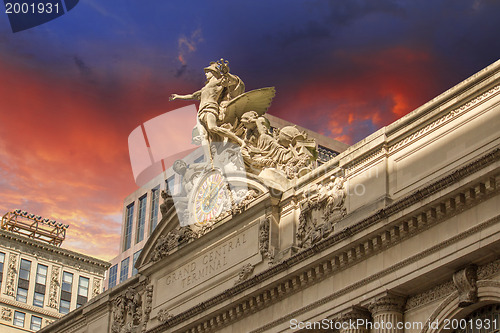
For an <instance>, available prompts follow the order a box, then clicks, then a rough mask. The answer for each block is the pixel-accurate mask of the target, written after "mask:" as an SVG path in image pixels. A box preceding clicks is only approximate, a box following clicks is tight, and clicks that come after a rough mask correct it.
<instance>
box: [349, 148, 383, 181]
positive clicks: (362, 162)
mask: <svg viewBox="0 0 500 333" xmlns="http://www.w3.org/2000/svg"><path fill="white" fill-rule="evenodd" d="M385 156H387V149H386V148H385V144H384V146H382V147H380V148H378V149H375V150H371V151H369V152H368V153H365V154H363V155H361V156H358V157H356V158H355V159H354V160H353V161H351V162H349V163H347V164H346V165H344V166H343V167H344V168H346V169H347V170H348V174H347V176H350V175H352V174H353V173H355V172H357V169H358V168H359V167H360V166H364V167H366V166H368V165H371V164H372V163H373V162H375V161H377V160H379V159H380V158H381V157H385Z"/></svg>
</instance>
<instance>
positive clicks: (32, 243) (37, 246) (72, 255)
mask: <svg viewBox="0 0 500 333" xmlns="http://www.w3.org/2000/svg"><path fill="white" fill-rule="evenodd" d="M0 238H4V239H5V240H2V241H1V242H2V243H3V244H5V243H4V242H11V243H14V244H15V243H18V244H25V245H27V246H28V247H30V248H31V249H32V251H31V253H33V254H39V253H40V250H42V251H46V252H48V253H50V254H55V256H54V257H55V258H57V256H61V257H63V258H67V259H70V260H73V261H75V262H78V263H85V264H88V265H90V266H92V267H93V268H95V269H99V270H102V271H105V270H107V269H108V268H109V267H110V266H111V264H110V263H109V262H107V261H104V260H100V259H97V258H93V257H90V256H87V255H84V254H82V253H78V252H73V251H70V250H66V249H63V248H60V247H57V246H53V245H50V244H45V243H43V242H40V241H37V240H35V239H30V238H27V237H24V236H20V235H16V234H14V233H12V232H9V231H5V230H0ZM56 261H60V259H56Z"/></svg>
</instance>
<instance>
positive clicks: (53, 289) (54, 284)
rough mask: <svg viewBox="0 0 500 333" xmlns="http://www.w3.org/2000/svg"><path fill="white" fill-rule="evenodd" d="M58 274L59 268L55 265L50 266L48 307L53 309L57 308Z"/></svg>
mask: <svg viewBox="0 0 500 333" xmlns="http://www.w3.org/2000/svg"><path fill="white" fill-rule="evenodd" d="M59 275H60V268H59V267H57V266H52V269H51V270H50V287H49V304H47V306H48V307H51V308H53V309H57V308H58V299H59V297H58V293H59V285H60V283H59Z"/></svg>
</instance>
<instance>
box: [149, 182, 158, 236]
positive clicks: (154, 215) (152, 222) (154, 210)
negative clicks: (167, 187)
mask: <svg viewBox="0 0 500 333" xmlns="http://www.w3.org/2000/svg"><path fill="white" fill-rule="evenodd" d="M159 206H160V187H159V186H158V187H156V188H154V189H153V190H152V191H151V215H150V217H149V233H150V234H151V233H152V232H153V230H155V228H156V225H157V224H158V207H159Z"/></svg>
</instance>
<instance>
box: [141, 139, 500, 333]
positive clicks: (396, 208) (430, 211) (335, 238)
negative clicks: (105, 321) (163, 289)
mask: <svg viewBox="0 0 500 333" xmlns="http://www.w3.org/2000/svg"><path fill="white" fill-rule="evenodd" d="M499 157H500V149H496V150H494V151H493V152H491V153H489V154H487V155H485V156H483V157H482V158H479V159H477V160H476V161H474V162H472V163H469V164H468V165H466V166H464V167H462V168H460V169H458V170H457V171H455V172H453V173H451V174H449V175H447V176H445V177H443V178H441V179H439V180H438V181H436V182H435V183H433V184H431V185H429V186H427V187H425V188H422V189H421V190H418V191H416V192H414V193H412V194H411V195H409V196H407V197H405V198H403V199H401V200H398V201H396V202H395V203H393V204H391V205H389V206H387V207H386V208H385V209H381V210H379V211H378V212H377V213H375V214H373V215H371V216H370V217H368V218H366V219H364V220H362V221H361V222H359V223H357V224H355V225H353V226H351V227H349V228H346V229H344V230H342V231H340V232H338V233H335V234H333V235H332V236H330V237H329V238H327V239H324V240H322V241H320V242H318V243H316V244H314V245H313V246H312V247H311V248H308V249H306V250H304V251H302V252H299V253H298V254H296V255H294V256H292V257H290V258H288V259H286V260H284V261H283V262H281V263H279V264H277V265H275V266H272V267H271V268H269V269H267V270H265V271H264V272H262V273H260V274H257V275H255V276H253V277H252V278H250V279H248V280H246V281H244V282H242V283H240V284H238V285H236V286H235V287H233V288H230V289H228V290H226V291H225V292H223V293H221V294H219V295H217V296H215V297H212V298H210V299H208V300H206V301H204V302H202V303H200V304H198V305H197V306H195V307H192V308H191V309H189V310H187V311H184V312H182V313H180V314H178V315H176V316H174V317H172V318H170V319H169V320H167V321H166V322H165V323H164V324H161V325H159V326H157V327H155V328H152V329H150V330H149V331H148V332H150V333H153V332H154V333H157V332H158V333H159V332H163V331H164V330H165V329H167V328H169V327H173V326H175V325H178V324H181V323H182V322H185V321H186V320H189V319H191V318H193V317H195V316H198V315H200V314H201V313H203V312H205V311H207V310H210V309H213V307H214V306H216V305H218V304H221V303H222V302H225V301H227V300H229V299H231V298H234V297H235V296H236V295H239V294H240V293H242V292H243V291H245V290H248V289H250V288H253V287H254V286H256V285H258V284H262V283H263V281H266V280H268V279H271V278H273V277H275V276H276V275H277V274H280V273H282V272H284V271H286V270H288V269H290V267H293V266H295V265H298V264H300V263H301V262H303V261H304V260H305V259H308V258H310V257H312V256H314V255H315V254H316V253H318V252H320V251H322V250H324V249H327V248H329V247H331V246H333V245H335V244H338V243H340V242H342V241H344V240H346V239H347V238H349V237H351V236H352V234H354V233H357V232H360V231H362V230H363V229H366V228H368V227H370V226H372V225H374V224H376V223H378V222H380V220H381V219H386V218H388V217H390V216H392V215H394V214H396V213H399V212H401V211H403V210H404V209H407V208H409V207H411V206H412V205H414V204H416V203H419V202H421V201H422V200H424V199H426V198H428V197H430V196H432V195H433V194H435V193H437V192H438V191H443V189H445V188H446V187H448V186H450V185H452V184H454V183H457V182H458V181H460V180H461V179H464V178H465V177H467V176H469V175H472V174H473V173H475V172H476V171H479V170H481V169H483V168H484V167H486V166H488V165H491V164H492V163H494V162H496V161H498V159H499ZM497 177H499V178H500V175H498V176H497ZM497 183H498V181H496V179H495V178H493V177H488V178H487V179H479V180H478V181H477V183H476V184H471V185H470V186H468V187H467V189H465V188H464V189H463V190H462V193H458V194H456V195H454V196H453V197H443V198H442V200H441V201H440V202H438V203H434V204H432V205H430V206H428V207H427V209H426V210H424V211H422V210H419V211H418V213H415V214H414V215H413V216H410V217H408V218H406V219H403V220H401V221H400V222H398V224H395V225H392V226H388V229H387V230H384V231H382V233H380V234H375V235H373V238H372V239H370V240H367V241H364V242H363V243H358V244H356V243H353V244H352V247H351V248H350V249H348V250H347V251H344V250H341V251H338V252H336V253H334V254H332V255H331V258H325V260H324V261H322V262H320V263H319V264H318V265H316V266H314V267H311V268H308V269H306V270H305V271H302V272H297V273H296V275H294V276H292V277H290V278H288V279H287V280H284V281H280V282H277V283H276V284H273V285H272V286H271V285H270V286H269V289H267V290H265V291H264V292H262V293H260V294H257V295H253V296H249V297H247V298H245V299H244V300H242V301H241V302H239V303H238V304H235V305H234V306H233V307H231V308H229V309H228V310H226V311H225V312H223V313H219V314H216V315H214V316H213V317H211V319H208V320H206V321H204V322H201V323H198V324H196V326H192V327H191V328H190V329H189V330H188V331H189V332H197V330H198V329H200V331H204V330H206V329H214V328H217V329H218V328H220V327H223V326H224V325H227V323H228V322H230V321H231V320H233V319H235V318H240V317H241V316H242V315H243V314H247V313H249V312H253V311H258V310H260V309H262V308H264V307H266V306H268V305H269V304H271V303H273V302H274V301H276V300H278V299H280V298H282V297H283V296H284V295H287V296H288V295H290V294H291V293H294V292H296V291H298V290H302V289H303V288H305V287H307V286H309V285H311V284H314V283H316V282H318V281H320V280H322V279H323V278H324V277H326V276H330V275H332V274H334V273H336V272H338V271H340V270H342V269H345V268H347V267H349V266H351V265H352V264H354V263H356V262H359V261H361V260H364V259H366V258H367V257H368V256H372V255H374V254H376V253H380V252H381V251H383V250H384V249H385V248H387V247H390V246H393V245H395V244H397V243H399V242H401V240H403V239H407V238H409V237H413V236H414V235H415V234H416V233H419V232H421V231H423V230H426V229H428V228H429V226H430V225H433V224H437V223H439V222H441V221H442V220H444V219H448V218H449V217H451V216H453V215H456V214H457V213H459V212H462V211H464V210H466V209H468V208H471V207H473V206H475V205H477V204H478V203H479V202H481V201H482V200H484V199H486V198H489V197H492V196H494V195H497V194H498V192H499V191H498V188H497V186H496V184H497ZM466 193H467V194H466ZM472 193H474V195H471V194H472ZM476 194H477V195H476ZM499 221H500V216H497V217H495V218H493V219H490V220H488V221H486V222H483V223H481V224H478V225H476V226H474V227H472V228H470V229H468V230H467V231H465V232H463V233H460V234H458V235H455V236H454V237H451V238H449V239H447V240H446V241H444V242H442V243H440V244H438V245H435V246H433V247H430V248H428V249H426V250H424V251H422V252H420V253H418V254H416V255H414V256H412V257H409V258H407V259H405V260H403V261H401V262H398V263H397V264H395V265H393V266H390V267H388V268H386V269H384V270H382V271H380V272H379V273H377V274H374V275H372V276H369V277H367V278H365V279H362V280H360V281H358V282H356V283H353V284H352V285H350V286H349V287H347V288H345V289H342V290H339V291H336V292H334V293H333V294H331V295H328V296H327V297H324V298H322V299H320V300H318V301H316V302H313V303H311V304H309V305H307V306H305V307H303V308H302V309H299V310H297V311H294V312H292V313H291V314H289V315H288V316H285V317H283V318H280V319H279V320H276V321H274V322H271V323H268V324H267V325H265V326H263V327H261V328H259V329H257V330H256V331H255V332H263V331H265V330H269V329H271V328H272V327H274V326H275V325H279V324H281V323H283V322H286V321H287V320H290V319H292V318H297V317H298V316H299V315H301V314H303V313H305V312H307V311H310V310H312V309H314V308H316V307H318V306H321V305H324V304H326V303H328V302H331V301H333V300H335V299H336V298H338V297H340V296H342V295H345V294H347V293H349V292H352V291H354V290H356V289H357V288H360V287H362V286H364V285H366V284H368V283H370V282H373V281H376V280H378V279H380V278H382V277H383V276H386V275H387V274H390V273H393V272H395V271H397V270H398V269H401V268H403V267H405V266H407V265H409V264H411V263H414V262H416V261H418V260H420V259H422V258H425V257H426V256H429V255H431V254H433V253H435V252H438V251H440V250H442V249H443V248H446V247H448V246H450V245H451V244H454V243H456V242H459V241H461V240H463V239H465V238H467V237H469V236H470V235H472V234H475V233H477V232H479V231H481V230H484V229H486V228H488V227H490V226H491V225H494V224H497V223H498V222H499Z"/></svg>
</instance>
